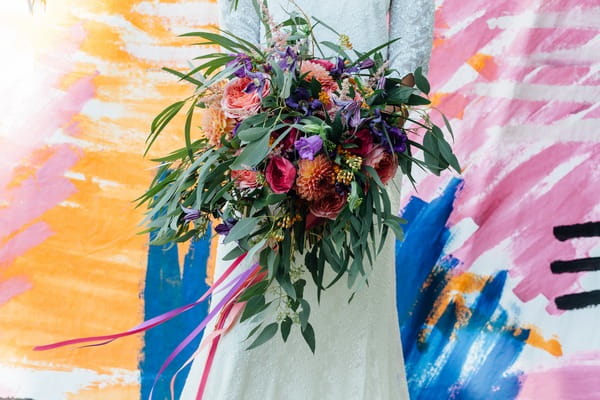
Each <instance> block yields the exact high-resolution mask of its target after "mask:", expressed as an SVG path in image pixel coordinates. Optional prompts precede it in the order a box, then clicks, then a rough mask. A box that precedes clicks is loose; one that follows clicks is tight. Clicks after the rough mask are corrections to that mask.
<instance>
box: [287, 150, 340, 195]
mask: <svg viewBox="0 0 600 400" xmlns="http://www.w3.org/2000/svg"><path fill="white" fill-rule="evenodd" d="M333 179H334V174H333V165H332V164H331V162H330V161H329V160H327V158H326V157H325V155H323V154H319V155H318V156H316V157H315V159H314V160H300V161H298V179H296V192H298V195H299V196H300V197H301V198H303V199H305V200H308V201H315V200H319V199H322V198H323V197H325V196H326V195H327V194H328V193H331V192H332V190H333V187H334V186H333V182H334V181H333Z"/></svg>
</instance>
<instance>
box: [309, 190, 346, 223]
mask: <svg viewBox="0 0 600 400" xmlns="http://www.w3.org/2000/svg"><path fill="white" fill-rule="evenodd" d="M345 205H346V196H345V195H341V194H338V193H337V192H332V193H330V194H328V195H327V196H325V197H323V198H322V199H320V200H317V201H315V202H313V203H311V204H310V206H309V207H308V209H309V210H310V213H311V214H312V215H314V216H315V217H320V218H327V219H336V218H337V216H338V215H339V213H340V212H341V211H342V209H343V208H344V206H345Z"/></svg>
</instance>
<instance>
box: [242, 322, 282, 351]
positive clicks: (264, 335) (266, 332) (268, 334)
mask: <svg viewBox="0 0 600 400" xmlns="http://www.w3.org/2000/svg"><path fill="white" fill-rule="evenodd" d="M278 329H279V325H278V324H277V323H276V322H273V323H271V324H269V325H267V326H265V328H264V329H263V330H262V332H261V333H260V334H259V335H258V337H257V338H256V340H254V342H252V344H251V345H250V346H249V347H248V348H247V349H246V350H251V349H254V348H256V347H258V346H260V345H261V344H264V343H266V342H268V341H269V340H270V339H271V338H272V337H273V336H275V334H276V333H277V330H278Z"/></svg>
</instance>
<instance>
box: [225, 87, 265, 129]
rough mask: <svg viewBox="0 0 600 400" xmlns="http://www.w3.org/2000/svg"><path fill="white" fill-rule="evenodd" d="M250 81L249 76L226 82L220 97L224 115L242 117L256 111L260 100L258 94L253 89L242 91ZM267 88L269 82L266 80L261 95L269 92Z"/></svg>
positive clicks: (258, 108)
mask: <svg viewBox="0 0 600 400" xmlns="http://www.w3.org/2000/svg"><path fill="white" fill-rule="evenodd" d="M251 82H252V79H250V78H249V77H244V78H236V79H232V80H231V81H229V82H227V84H226V85H225V88H224V89H223V98H222V99H221V107H222V108H223V112H224V113H225V115H226V116H228V117H229V118H238V119H243V118H247V117H249V116H251V115H254V114H256V113H258V111H259V110H260V102H261V99H260V96H259V95H258V93H257V92H256V91H255V90H253V91H251V92H250V93H246V92H245V91H244V90H245V89H246V87H247V86H248V84H249V83H251ZM269 90H270V84H269V81H268V80H267V81H265V86H264V88H263V91H262V95H263V97H264V96H266V95H267V94H268V93H269Z"/></svg>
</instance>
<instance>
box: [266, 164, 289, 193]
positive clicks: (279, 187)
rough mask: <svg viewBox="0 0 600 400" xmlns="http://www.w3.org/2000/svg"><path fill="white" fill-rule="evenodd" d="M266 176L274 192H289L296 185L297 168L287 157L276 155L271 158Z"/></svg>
mask: <svg viewBox="0 0 600 400" xmlns="http://www.w3.org/2000/svg"><path fill="white" fill-rule="evenodd" d="M265 178H266V179H267V183H268V184H269V186H270V187H271V190H272V191H273V193H277V194H280V193H287V192H289V191H290V189H291V188H292V186H294V181H295V180H296V168H295V167H294V164H292V163H291V161H290V160H288V159H287V158H284V157H280V156H274V157H272V158H271V160H269V164H268V165H267V170H266V171H265Z"/></svg>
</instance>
